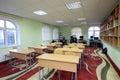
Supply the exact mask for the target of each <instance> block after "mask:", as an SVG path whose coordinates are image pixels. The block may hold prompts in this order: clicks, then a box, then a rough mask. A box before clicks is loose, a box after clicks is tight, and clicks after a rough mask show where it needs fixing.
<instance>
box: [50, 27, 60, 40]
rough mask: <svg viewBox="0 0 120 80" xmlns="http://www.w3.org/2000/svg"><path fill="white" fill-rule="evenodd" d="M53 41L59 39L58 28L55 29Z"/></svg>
mask: <svg viewBox="0 0 120 80" xmlns="http://www.w3.org/2000/svg"><path fill="white" fill-rule="evenodd" d="M56 32H57V33H56ZM52 39H53V40H58V39H59V30H58V28H54V29H53V38H52Z"/></svg>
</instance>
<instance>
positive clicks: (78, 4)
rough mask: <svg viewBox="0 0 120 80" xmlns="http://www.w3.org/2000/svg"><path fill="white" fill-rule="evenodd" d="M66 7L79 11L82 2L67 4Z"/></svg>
mask: <svg viewBox="0 0 120 80" xmlns="http://www.w3.org/2000/svg"><path fill="white" fill-rule="evenodd" d="M65 5H66V7H67V8H68V9H77V8H81V7H82V6H81V2H74V3H68V4H67V3H66V4H65Z"/></svg>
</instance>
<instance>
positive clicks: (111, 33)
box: [100, 4, 120, 48]
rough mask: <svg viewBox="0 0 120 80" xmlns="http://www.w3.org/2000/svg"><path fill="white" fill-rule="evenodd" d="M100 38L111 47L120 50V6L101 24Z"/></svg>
mask: <svg viewBox="0 0 120 80" xmlns="http://www.w3.org/2000/svg"><path fill="white" fill-rule="evenodd" d="M100 37H101V39H102V40H104V41H106V42H108V43H110V44H111V45H113V46H115V47H119V48H120V4H118V5H117V6H116V7H115V8H114V9H113V11H112V12H111V13H110V15H109V16H108V17H107V18H106V19H105V20H104V22H103V23H102V24H101V31H100Z"/></svg>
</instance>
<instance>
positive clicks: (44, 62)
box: [10, 46, 83, 80]
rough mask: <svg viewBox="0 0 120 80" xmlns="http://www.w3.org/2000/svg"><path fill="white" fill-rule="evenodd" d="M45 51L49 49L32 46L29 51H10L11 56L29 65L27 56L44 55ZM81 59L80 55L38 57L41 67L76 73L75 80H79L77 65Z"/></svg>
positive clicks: (79, 51)
mask: <svg viewBox="0 0 120 80" xmlns="http://www.w3.org/2000/svg"><path fill="white" fill-rule="evenodd" d="M45 49H47V47H46V46H30V47H29V49H27V50H19V49H13V50H10V55H11V56H12V57H15V58H18V59H21V60H25V61H26V63H27V55H29V54H31V53H34V52H39V53H43V52H44V50H45ZM58 49H62V50H63V51H68V52H71V51H73V52H76V53H83V49H67V48H58ZM80 58H81V57H80V54H79V56H70V55H58V54H42V55H40V56H38V57H37V59H38V63H39V66H41V67H48V68H55V69H59V70H65V71H70V72H74V73H75V80H77V64H79V60H80ZM39 78H40V77H39Z"/></svg>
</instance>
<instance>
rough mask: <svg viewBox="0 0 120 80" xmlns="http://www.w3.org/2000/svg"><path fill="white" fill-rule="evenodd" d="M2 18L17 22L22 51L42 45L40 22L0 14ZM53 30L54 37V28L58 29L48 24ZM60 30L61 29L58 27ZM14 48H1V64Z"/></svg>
mask: <svg viewBox="0 0 120 80" xmlns="http://www.w3.org/2000/svg"><path fill="white" fill-rule="evenodd" d="M0 18H7V19H11V20H13V21H15V22H17V24H18V26H19V30H20V45H18V47H19V48H21V49H26V48H28V46H31V45H38V44H42V42H43V41H42V25H43V24H45V23H41V22H39V21H35V20H32V19H28V18H23V17H19V16H15V15H11V14H6V13H0ZM46 25H48V26H49V27H50V29H51V36H53V34H52V31H53V28H55V27H57V26H54V25H49V24H46ZM57 28H58V29H59V27H57ZM11 48H12V46H11V47H0V62H1V61H3V60H4V55H5V54H6V53H7V52H8V51H9V50H10V49H11Z"/></svg>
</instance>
